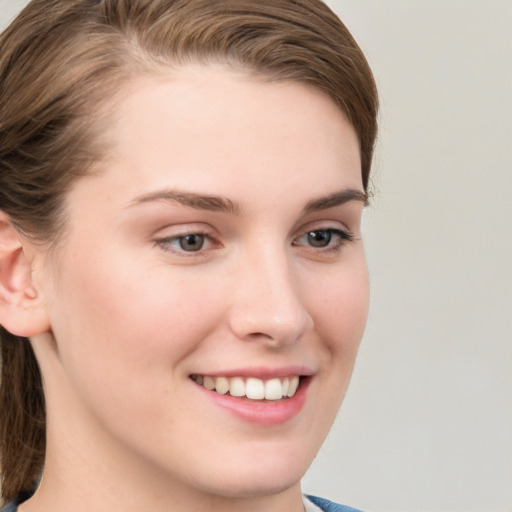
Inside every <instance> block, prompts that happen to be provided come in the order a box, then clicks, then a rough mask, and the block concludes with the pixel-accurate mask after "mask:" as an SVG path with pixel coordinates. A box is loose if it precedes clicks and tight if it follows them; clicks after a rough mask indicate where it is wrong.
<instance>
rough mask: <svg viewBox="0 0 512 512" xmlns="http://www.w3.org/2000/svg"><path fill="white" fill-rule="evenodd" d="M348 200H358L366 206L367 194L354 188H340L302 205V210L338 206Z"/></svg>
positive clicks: (314, 210) (310, 211)
mask: <svg viewBox="0 0 512 512" xmlns="http://www.w3.org/2000/svg"><path fill="white" fill-rule="evenodd" d="M349 201H360V202H362V203H363V205H364V206H368V194H366V193H365V192H363V191H361V190H357V189H354V188H348V189H345V190H340V191H339V192H334V193H333V194H329V195H328V196H325V197H319V198H318V199H313V200H311V201H309V202H308V203H307V204H306V206H305V207H304V212H305V213H312V212H318V211H321V210H327V209H328V208H334V207H335V206H340V205H342V204H345V203H348V202H349Z"/></svg>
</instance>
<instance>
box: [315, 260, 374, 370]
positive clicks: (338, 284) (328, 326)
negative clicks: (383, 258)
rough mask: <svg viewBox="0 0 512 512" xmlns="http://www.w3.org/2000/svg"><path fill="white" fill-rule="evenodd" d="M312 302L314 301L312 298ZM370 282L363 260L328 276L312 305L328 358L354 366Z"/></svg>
mask: <svg viewBox="0 0 512 512" xmlns="http://www.w3.org/2000/svg"><path fill="white" fill-rule="evenodd" d="M313 300H314V298H313ZM368 304H369V283H368V272H367V267H366V263H365V261H364V259H361V260H360V261H356V262H355V264H354V265H351V266H347V267H346V269H345V270H343V271H341V272H339V273H338V274H337V275H336V276H331V279H330V280H329V285H328V286H326V287H325V290H324V293H323V294H322V298H321V300H316V301H314V303H313V304H312V307H313V308H314V309H315V317H316V322H315V323H316V326H317V329H319V330H320V331H321V335H322V339H323V340H324V342H325V344H326V348H327V349H328V350H329V351H330V352H331V355H333V354H334V355H336V356H338V357H340V360H341V361H342V362H344V363H345V364H347V363H350V361H352V363H351V364H353V359H354V358H355V355H356V353H357V349H358V347H359V343H360V341H361V338H362V336H363V332H364V328H365V325H366V318H367V315H368Z"/></svg>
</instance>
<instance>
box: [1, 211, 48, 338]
mask: <svg viewBox="0 0 512 512" xmlns="http://www.w3.org/2000/svg"><path fill="white" fill-rule="evenodd" d="M29 246H30V243H29V242H28V241H27V240H25V239H23V238H22V237H21V235H20V234H19V233H18V231H17V230H16V229H15V228H14V227H13V225H12V223H11V221H10V218H9V216H8V215H6V214H5V213H4V212H2V211H0V325H2V326H3V327H4V328H5V329H7V330H8V331H9V332H10V333H11V334H14V335H16V336H23V337H27V338H28V337H29V336H33V335H35V334H39V333H42V332H46V331H48V330H49V329H50V324H49V319H48V316H47V314H46V309H45V307H44V300H43V297H42V293H41V291H40V290H37V289H36V287H35V286H34V284H33V269H32V260H33V258H34V252H30V251H29Z"/></svg>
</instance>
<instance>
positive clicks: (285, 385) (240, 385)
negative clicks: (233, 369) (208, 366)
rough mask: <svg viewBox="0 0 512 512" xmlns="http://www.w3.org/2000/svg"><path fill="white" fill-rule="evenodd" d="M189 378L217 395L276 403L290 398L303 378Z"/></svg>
mask: <svg viewBox="0 0 512 512" xmlns="http://www.w3.org/2000/svg"><path fill="white" fill-rule="evenodd" d="M190 378H191V379H192V380H193V381H194V382H195V383H196V384H198V385H199V386H202V387H204V388H206V389H208V390H209V391H214V392H215V393H218V394H219V395H230V396H233V397H237V398H248V399H249V400H261V401H263V400H269V401H277V400H283V399H288V398H292V397H293V396H294V395H295V393H296V392H297V390H298V389H299V387H300V385H301V383H302V382H303V380H304V378H305V377H303V376H299V375H290V376H289V377H284V378H272V379H266V380H265V379H258V378H256V377H223V376H210V375H197V374H194V375H191V376H190Z"/></svg>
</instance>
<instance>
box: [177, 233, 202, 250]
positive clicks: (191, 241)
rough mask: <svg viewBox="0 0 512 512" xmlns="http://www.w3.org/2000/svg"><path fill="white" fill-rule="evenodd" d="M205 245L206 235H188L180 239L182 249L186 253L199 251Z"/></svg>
mask: <svg viewBox="0 0 512 512" xmlns="http://www.w3.org/2000/svg"><path fill="white" fill-rule="evenodd" d="M203 245H204V235H187V236H184V237H181V238H180V247H181V248H182V249H183V250H184V251H199V249H201V248H202V247H203Z"/></svg>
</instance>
